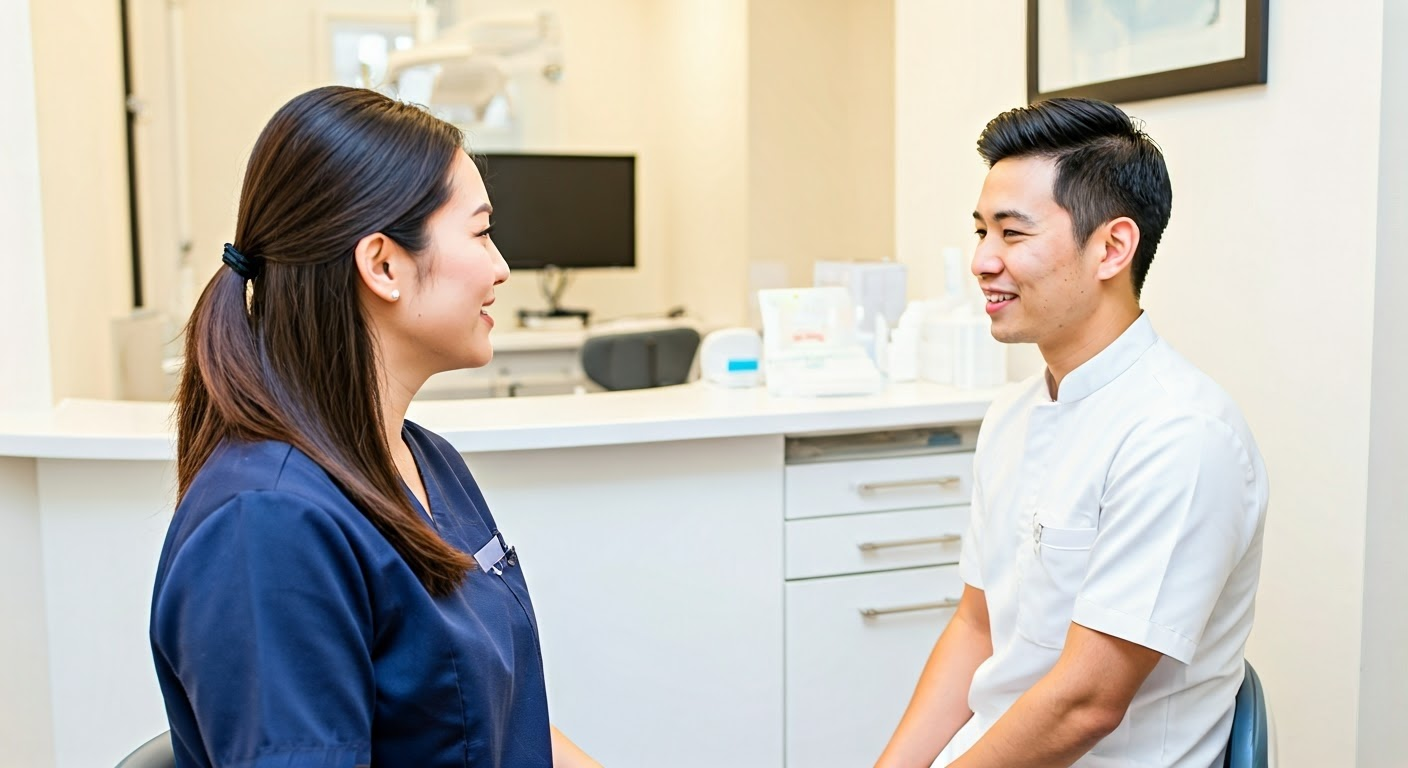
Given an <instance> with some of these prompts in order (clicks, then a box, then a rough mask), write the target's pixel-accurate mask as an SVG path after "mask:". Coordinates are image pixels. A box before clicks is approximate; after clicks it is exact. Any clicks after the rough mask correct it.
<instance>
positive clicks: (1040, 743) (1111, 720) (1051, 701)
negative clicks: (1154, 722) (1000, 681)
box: [950, 624, 1163, 768]
mask: <svg viewBox="0 0 1408 768" xmlns="http://www.w3.org/2000/svg"><path fill="white" fill-rule="evenodd" d="M1162 658H1163V656H1162V655H1161V654H1160V653H1159V652H1158V651H1155V650H1151V649H1149V648H1145V647H1143V646H1140V645H1137V644H1135V643H1131V642H1129V641H1127V640H1121V639H1120V638H1117V637H1113V636H1111V635H1106V634H1103V633H1101V632H1097V631H1095V630H1093V629H1086V628H1085V627H1082V626H1080V625H1079V624H1072V625H1071V627H1070V630H1069V631H1068V632H1067V635H1066V647H1065V649H1064V650H1063V651H1062V652H1061V658H1060V659H1058V660H1057V661H1056V665H1055V666H1054V667H1053V668H1052V669H1051V671H1050V672H1048V673H1047V674H1046V675H1045V676H1044V677H1042V678H1041V680H1040V681H1038V682H1037V684H1036V685H1034V686H1032V687H1031V688H1029V689H1028V690H1027V692H1026V693H1024V694H1022V695H1021V697H1020V698H1018V699H1017V701H1016V702H1014V703H1013V704H1012V707H1011V709H1008V710H1007V712H1006V713H1004V714H1003V715H1002V717H1000V718H998V720H997V722H996V723H993V725H992V728H990V729H989V730H988V732H987V733H986V734H984V735H983V738H981V739H979V740H978V743H977V744H974V745H973V748H972V749H970V750H968V752H966V753H965V754H964V755H963V756H962V757H960V758H959V759H958V760H956V761H954V762H953V763H951V764H950V765H951V766H952V768H986V767H988V766H992V767H993V768H997V767H998V766H1000V767H1001V768H1022V766H1041V767H1042V768H1048V767H1049V766H1066V765H1070V764H1071V763H1074V762H1075V761H1076V760H1079V759H1080V757H1081V756H1082V755H1084V754H1085V753H1086V752H1089V751H1090V749H1091V748H1092V747H1094V746H1095V745H1096V744H1098V743H1099V742H1100V740H1101V739H1103V738H1105V737H1106V736H1108V735H1109V734H1110V733H1111V732H1112V731H1114V730H1115V729H1116V728H1118V727H1119V724H1120V721H1121V720H1123V719H1124V715H1125V711H1126V710H1128V709H1129V703H1130V701H1131V700H1133V699H1134V695H1135V693H1137V692H1138V690H1139V686H1141V685H1143V684H1144V680H1145V679H1146V678H1148V677H1149V673H1150V672H1152V671H1153V669H1154V666H1155V665H1156V664H1158V663H1159V660H1160V659H1162Z"/></svg>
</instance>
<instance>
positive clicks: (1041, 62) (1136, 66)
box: [1027, 0, 1270, 102]
mask: <svg viewBox="0 0 1408 768" xmlns="http://www.w3.org/2000/svg"><path fill="white" fill-rule="evenodd" d="M1269 3H1270V0H1027V98H1028V100H1030V101H1040V100H1042V99H1050V98H1055V97H1058V96H1086V97H1090V98H1095V99H1103V100H1104V101H1111V102H1129V101H1142V100H1144V99H1157V98H1160V97H1164V96H1178V95H1181V94H1185V93H1196V92H1198V91H1211V90H1215V89H1218V88H1231V87H1234V86H1239V85H1252V84H1257V83H1265V82H1266V29H1267V27H1266V16H1267V6H1268V5H1269Z"/></svg>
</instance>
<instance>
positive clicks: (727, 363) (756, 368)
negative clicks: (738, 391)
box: [699, 328, 763, 387]
mask: <svg viewBox="0 0 1408 768" xmlns="http://www.w3.org/2000/svg"><path fill="white" fill-rule="evenodd" d="M762 354H763V339H762V337H761V336H759V335H758V332H757V331H755V330H753V329H752V328H724V329H721V330H717V331H714V332H713V333H710V334H709V335H708V336H705V337H704V341H703V342H702V343H701V344H700V345H699V375H700V376H702V377H703V378H704V380H705V381H709V382H712V383H714V384H718V385H720V386H724V387H756V386H758V384H760V383H762Z"/></svg>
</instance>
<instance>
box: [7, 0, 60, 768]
mask: <svg viewBox="0 0 1408 768" xmlns="http://www.w3.org/2000/svg"><path fill="white" fill-rule="evenodd" d="M0 71H3V72H8V73H9V74H10V77H11V85H10V91H9V93H8V94H7V96H8V98H7V100H6V115H5V119H4V120H3V121H0V231H3V232H4V233H5V237H6V241H7V242H6V247H5V248H4V249H3V251H0V264H3V267H4V274H5V277H6V288H7V291H6V294H7V295H6V298H5V301H3V302H0V327H3V328H5V329H7V332H5V333H3V334H0V360H3V361H4V366H5V374H4V375H3V376H0V400H3V402H4V403H5V407H6V408H8V409H15V410H20V411H25V410H33V409H38V408H46V407H48V406H49V404H50V403H51V397H52V393H51V389H50V378H49V376H50V362H49V317H48V301H47V296H48V295H47V292H46V291H45V288H44V285H45V275H44V233H43V221H42V211H41V207H40V186H39V159H38V154H39V133H38V128H37V126H36V113H37V111H38V110H37V108H36V105H35V93H34V76H33V73H34V58H33V51H32V49H31V44H30V9H29V3H28V2H27V1H26V0H20V2H11V3H0ZM0 488H4V489H5V491H6V492H5V493H4V494H0V584H4V585H5V587H4V589H0V618H2V619H3V629H0V659H3V660H4V662H3V663H2V664H0V744H3V745H5V746H4V749H5V758H4V759H5V761H6V762H9V763H13V764H15V765H33V766H46V765H52V764H53V762H54V743H53V718H52V716H51V714H50V703H51V701H50V697H49V685H48V676H49V654H48V650H47V649H48V635H47V632H46V629H45V614H44V598H43V590H42V588H41V585H42V582H41V572H42V571H41V569H42V562H41V559H40V555H39V504H38V498H37V479H36V475H35V462H34V460H33V459H14V458H0Z"/></svg>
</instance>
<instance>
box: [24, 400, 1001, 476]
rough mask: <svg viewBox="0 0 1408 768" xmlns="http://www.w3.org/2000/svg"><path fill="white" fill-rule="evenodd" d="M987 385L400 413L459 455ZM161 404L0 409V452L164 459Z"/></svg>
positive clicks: (910, 418) (867, 419) (847, 413)
mask: <svg viewBox="0 0 1408 768" xmlns="http://www.w3.org/2000/svg"><path fill="white" fill-rule="evenodd" d="M993 395H994V392H993V391H991V390H976V391H963V390H957V389H954V388H952V387H946V386H941V385H938V384H930V383H927V382H914V383H906V384H896V385H892V386H891V387H890V388H889V389H887V390H886V391H884V392H882V393H880V394H876V395H866V396H856V397H826V398H775V397H770V396H769V395H768V394H767V391H766V390H765V389H763V388H755V389H724V388H721V387H715V386H712V385H709V384H705V383H699V382H696V383H692V384H685V385H681V386H677V387H661V388H658V389H644V390H635V391H629V392H597V393H592V394H585V395H556V396H548V397H514V398H491V399H483V400H440V401H426V402H414V403H412V404H411V409H410V413H408V414H407V417H408V418H409V419H411V420H412V421H414V422H416V423H418V424H421V425H422V426H425V427H426V428H428V429H431V430H433V431H435V432H437V433H439V434H441V435H443V436H444V437H445V438H446V439H447V440H449V441H450V443H451V444H452V445H454V446H455V447H456V448H458V449H459V450H461V451H464V452H478V451H518V450H530V449H537V448H573V447H581V446H592V445H620V444H626V443H650V442H661V441H668V440H697V439H705V438H720V437H746V436H754V435H772V434H815V433H822V432H833V431H855V430H871V429H877V430H878V429H891V428H899V427H907V426H915V425H921V424H942V423H963V422H976V421H978V420H980V419H982V417H983V414H984V413H985V412H986V411H987V407H988V404H989V403H990V402H991V401H992V397H993ZM172 422H173V419H172V408H171V405H170V404H169V403H152V402H120V401H99V400H65V401H64V402H62V403H60V404H59V405H57V406H55V407H54V408H53V409H51V410H48V411H43V412H30V413H15V412H8V413H0V456H22V457H35V458H51V459H111V460H147V461H150V460H170V459H172V458H173V457H174V455H175V446H174V437H173V430H172V426H173V424H172Z"/></svg>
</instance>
